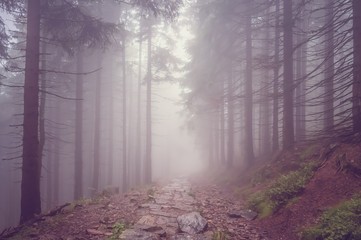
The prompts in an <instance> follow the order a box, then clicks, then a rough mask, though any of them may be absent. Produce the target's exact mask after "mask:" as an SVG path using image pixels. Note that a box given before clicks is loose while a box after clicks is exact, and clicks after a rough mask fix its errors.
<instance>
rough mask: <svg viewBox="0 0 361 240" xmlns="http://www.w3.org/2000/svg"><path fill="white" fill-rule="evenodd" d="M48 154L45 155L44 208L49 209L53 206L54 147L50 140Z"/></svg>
mask: <svg viewBox="0 0 361 240" xmlns="http://www.w3.org/2000/svg"><path fill="white" fill-rule="evenodd" d="M48 146H49V154H48V157H47V175H46V208H47V209H51V207H52V206H53V169H54V166H53V161H54V153H53V152H54V147H53V143H52V142H48Z"/></svg>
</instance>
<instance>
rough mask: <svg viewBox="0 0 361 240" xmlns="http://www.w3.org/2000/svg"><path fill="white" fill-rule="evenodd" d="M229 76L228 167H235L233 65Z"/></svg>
mask: <svg viewBox="0 0 361 240" xmlns="http://www.w3.org/2000/svg"><path fill="white" fill-rule="evenodd" d="M228 71H229V73H228V76H227V112H228V118H227V125H228V134H227V136H228V139H227V167H228V168H231V167H232V166H233V158H234V104H233V89H234V87H233V79H232V77H233V76H232V63H230V69H229V70H228Z"/></svg>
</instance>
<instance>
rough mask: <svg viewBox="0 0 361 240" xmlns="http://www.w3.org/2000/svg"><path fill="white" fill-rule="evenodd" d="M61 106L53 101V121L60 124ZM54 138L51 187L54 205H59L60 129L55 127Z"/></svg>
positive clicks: (58, 102)
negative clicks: (52, 184) (52, 183)
mask: <svg viewBox="0 0 361 240" xmlns="http://www.w3.org/2000/svg"><path fill="white" fill-rule="evenodd" d="M60 113H61V104H60V101H59V100H57V101H55V119H56V121H58V122H59V123H61V121H62V119H61V117H62V116H61V114H60ZM54 135H55V138H54V156H53V159H54V186H53V201H54V205H58V203H59V188H60V152H61V149H60V128H59V126H56V128H55V133H54Z"/></svg>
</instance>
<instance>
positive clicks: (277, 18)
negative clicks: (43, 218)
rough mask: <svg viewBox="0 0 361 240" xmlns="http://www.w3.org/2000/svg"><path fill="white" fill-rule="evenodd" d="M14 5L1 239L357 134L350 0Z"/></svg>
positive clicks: (0, 47) (3, 49)
mask: <svg viewBox="0 0 361 240" xmlns="http://www.w3.org/2000/svg"><path fill="white" fill-rule="evenodd" d="M25 2H26V3H27V4H25V3H24V2H23V1H12V0H6V1H5V2H4V4H3V3H1V4H0V64H1V65H0V107H1V111H0V145H1V150H0V157H1V158H2V159H3V161H1V162H0V190H1V191H0V192H1V194H0V229H2V228H4V227H7V226H14V225H16V224H18V223H19V220H20V221H21V222H25V221H27V220H29V219H31V218H32V217H34V216H35V215H36V214H40V213H41V212H46V211H48V210H50V209H53V208H54V207H56V206H58V205H61V204H64V203H65V202H72V201H75V200H81V199H83V198H89V197H94V196H96V195H97V194H100V193H102V192H103V191H104V190H105V189H117V190H118V192H119V193H120V194H123V193H125V192H127V191H129V190H130V189H137V188H140V187H142V186H145V185H149V184H152V183H153V182H156V181H165V180H169V179H172V178H174V177H177V176H187V175H190V174H198V173H199V172H202V171H203V172H204V171H208V170H214V169H216V170H219V169H223V168H228V169H241V168H243V169H247V168H249V167H251V166H253V165H254V164H256V163H257V162H258V161H266V160H270V159H272V157H273V156H277V154H278V153H279V151H283V150H289V149H293V148H294V147H295V145H296V144H303V143H304V142H306V141H310V140H313V139H318V138H320V137H322V138H330V137H333V136H335V135H337V134H341V135H342V134H344V135H352V134H354V133H355V131H356V133H357V131H359V130H360V129H361V120H360V118H358V117H359V115H361V114H358V112H359V113H361V105H360V104H359V101H356V100H355V99H358V98H360V96H361V93H358V91H353V89H358V88H359V86H358V85H357V84H356V83H357V82H359V81H360V80H359V79H358V80H357V79H356V78H357V76H354V69H353V68H355V65H354V64H353V59H354V54H355V52H356V50H355V51H354V49H353V48H354V43H353V38H352V36H351V35H350V33H352V32H353V31H356V30H357V29H358V28H356V29H354V28H353V25H352V21H351V20H350V17H349V16H350V15H351V13H350V11H352V3H353V2H355V1H348V0H346V1H344V4H338V5H337V6H333V5H332V4H331V5H328V3H329V1H321V2H317V1H315V2H317V3H318V4H317V5H316V6H314V5H312V1H311V2H310V3H309V2H308V1H306V2H305V1H300V2H299V3H298V4H296V5H294V6H292V2H293V1H289V0H285V1H280V0H275V1H263V0H255V1H231V0H229V1H218V0H207V1H203V0H202V1H201V0H189V1H181V0H172V1H158V0H155V1H137V0H129V1H125V3H124V2H123V1H62V0H59V1H25ZM331 2H332V1H331ZM44 3H46V4H44ZM37 4H38V5H37ZM41 4H44V5H41ZM336 7H337V9H338V11H336V12H333V9H334V8H335V9H336ZM296 14H297V15H296ZM70 23H71V24H70ZM336 33H337V34H336ZM359 51H360V52H361V50H359ZM359 55H360V56H361V54H359ZM357 56H358V55H357ZM357 56H356V57H357ZM359 62H361V60H359ZM38 63H39V65H38ZM356 68H357V66H356ZM355 84H356V86H355ZM358 123H360V124H359V125H358ZM357 129H358V130H357ZM20 216H21V218H20Z"/></svg>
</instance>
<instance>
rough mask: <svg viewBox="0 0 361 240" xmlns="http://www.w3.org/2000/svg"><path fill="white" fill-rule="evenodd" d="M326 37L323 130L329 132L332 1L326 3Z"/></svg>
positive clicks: (332, 41) (332, 65) (331, 112)
mask: <svg viewBox="0 0 361 240" xmlns="http://www.w3.org/2000/svg"><path fill="white" fill-rule="evenodd" d="M326 11H327V12H326V22H325V24H326V25H327V28H326V35H325V38H326V39H325V54H326V60H325V100H324V101H325V105H324V112H325V114H324V130H325V131H327V132H329V131H331V130H332V129H333V124H334V111H333V91H334V90H333V76H334V71H335V70H334V69H335V66H334V40H333V34H334V33H333V31H334V28H333V14H334V10H333V0H327V2H326Z"/></svg>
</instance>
